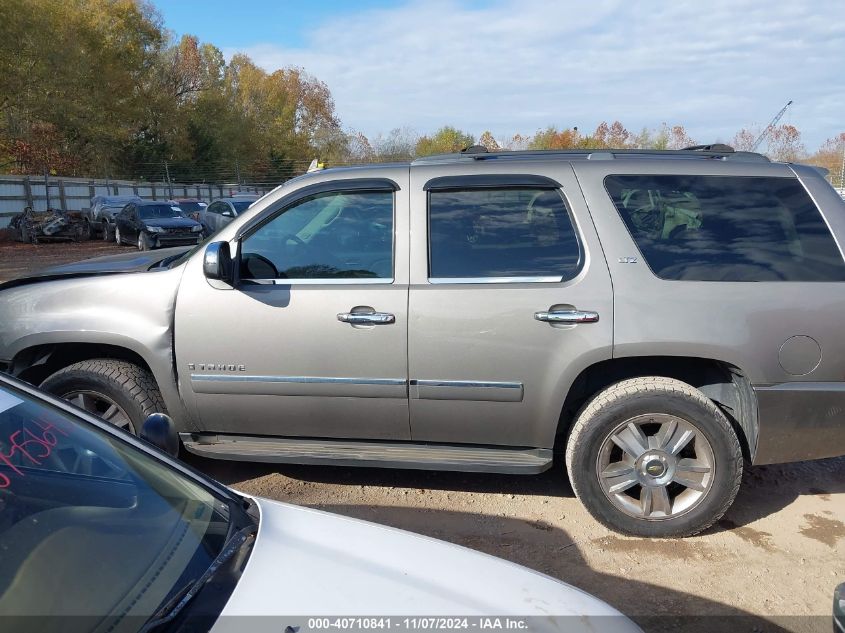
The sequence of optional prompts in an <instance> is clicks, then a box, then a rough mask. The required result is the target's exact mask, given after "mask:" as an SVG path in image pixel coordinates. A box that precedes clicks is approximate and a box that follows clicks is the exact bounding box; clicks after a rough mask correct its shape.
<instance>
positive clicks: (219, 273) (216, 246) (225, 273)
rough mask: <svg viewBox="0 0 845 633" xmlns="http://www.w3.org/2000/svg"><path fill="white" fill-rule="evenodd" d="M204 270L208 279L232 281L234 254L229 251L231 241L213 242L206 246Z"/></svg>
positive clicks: (203, 260) (203, 262)
mask: <svg viewBox="0 0 845 633" xmlns="http://www.w3.org/2000/svg"><path fill="white" fill-rule="evenodd" d="M202 272H203V273H204V274H205V276H206V278H207V279H220V280H221V281H225V282H227V283H232V254H231V252H230V251H229V242H212V243H211V244H209V245H208V246H207V247H206V249H205V255H204V256H203V259H202Z"/></svg>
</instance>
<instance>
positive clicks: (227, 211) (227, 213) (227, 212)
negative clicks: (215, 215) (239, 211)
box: [220, 209, 235, 218]
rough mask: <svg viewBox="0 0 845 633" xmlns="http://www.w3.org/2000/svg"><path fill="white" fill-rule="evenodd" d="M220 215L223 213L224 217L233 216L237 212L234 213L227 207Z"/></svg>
mask: <svg viewBox="0 0 845 633" xmlns="http://www.w3.org/2000/svg"><path fill="white" fill-rule="evenodd" d="M220 215H222V216H223V217H224V218H233V217H235V214H234V213H232V212H231V211H229V210H228V209H227V210H226V211H224V212H223V213H221V214H220Z"/></svg>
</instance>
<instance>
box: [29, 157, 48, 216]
mask: <svg viewBox="0 0 845 633" xmlns="http://www.w3.org/2000/svg"><path fill="white" fill-rule="evenodd" d="M44 194H45V196H46V197H47V210H48V211H49V210H50V170H49V169H47V168H46V167H45V168H44ZM34 210H35V209H33V211H34Z"/></svg>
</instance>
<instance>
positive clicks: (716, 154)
mask: <svg viewBox="0 0 845 633" xmlns="http://www.w3.org/2000/svg"><path fill="white" fill-rule="evenodd" d="M555 158H560V159H564V160H614V159H624V158H686V159H708V160H732V161H733V160H736V161H749V162H770V161H769V159H768V158H767V157H765V156H763V155H762V154H757V153H755V152H742V151H739V152H738V151H736V150H735V149H734V148H733V147H731V146H730V145H724V144H722V143H714V144H712V145H694V146H692V147H685V148H684V149H599V148H597V149H536V150H501V151H495V152H491V151H488V150H487V148H485V147H484V146H483V145H473V146H472V147H468V148H466V149H464V150H463V151H461V152H455V153H451V154H434V155H432V156H423V157H421V158H417V159H415V160H414V161H412V162H411V164H412V165H434V164H441V163H455V162H463V161H471V160H553V159H555Z"/></svg>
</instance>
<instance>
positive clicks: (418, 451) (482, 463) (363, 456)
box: [179, 433, 552, 475]
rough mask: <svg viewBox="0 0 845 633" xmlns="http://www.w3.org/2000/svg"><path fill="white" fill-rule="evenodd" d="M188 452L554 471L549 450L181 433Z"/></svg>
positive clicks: (220, 456) (350, 463) (425, 467)
mask: <svg viewBox="0 0 845 633" xmlns="http://www.w3.org/2000/svg"><path fill="white" fill-rule="evenodd" d="M179 437H180V439H181V440H182V444H184V446H185V448H186V449H187V450H188V451H189V452H191V453H194V454H195V455H201V456H202V457H209V458H211V459H229V460H236V461H249V462H270V463H280V464H325V465H330V466H369V467H376V468H410V469H417V470H457V471H462V472H478V473H510V474H523V475H533V474H537V473H541V472H543V471H544V470H547V469H548V468H549V467H550V466H551V465H552V450H551V449H548V448H521V449H517V448H488V447H478V446H455V445H444V444H413V443H410V442H408V443H405V442H350V441H346V440H323V439H321V440H313V439H298V438H277V437H272V438H268V437H249V436H243V435H219V434H218V435H212V434H201V433H180V434H179Z"/></svg>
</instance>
